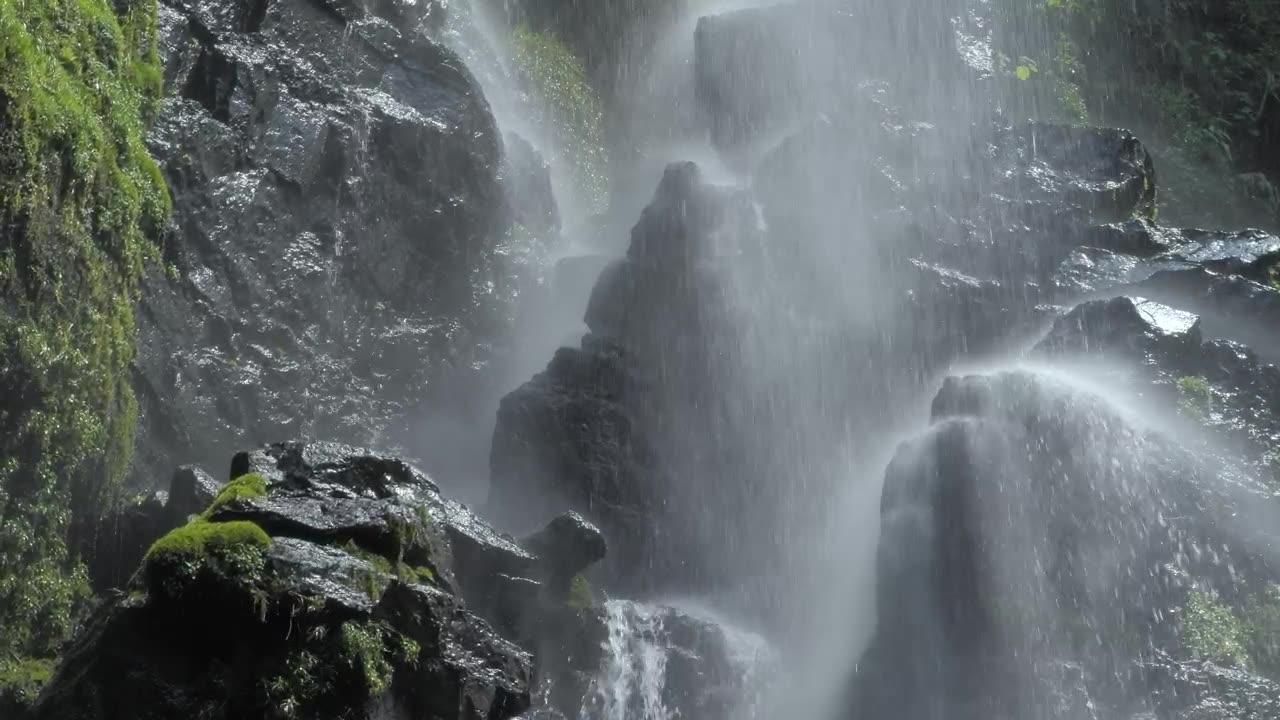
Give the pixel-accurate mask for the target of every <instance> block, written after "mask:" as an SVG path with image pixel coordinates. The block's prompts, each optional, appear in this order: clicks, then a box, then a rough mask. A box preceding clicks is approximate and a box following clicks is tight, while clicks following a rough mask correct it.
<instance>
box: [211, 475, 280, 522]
mask: <svg viewBox="0 0 1280 720" xmlns="http://www.w3.org/2000/svg"><path fill="white" fill-rule="evenodd" d="M266 494H267V481H266V479H265V478H263V477H262V475H260V474H258V473H249V474H247V475H241V476H240V477H238V478H236V479H235V480H232V481H231V482H229V483H227V484H226V485H225V486H223V488H222V490H221V491H220V492H219V493H218V497H216V498H214V499H213V502H212V503H210V504H209V507H208V508H206V509H205V511H204V513H203V514H202V517H205V518H209V517H212V516H213V514H214V513H215V512H217V510H218V508H220V507H222V506H223V505H226V504H227V503H229V502H233V501H236V500H248V499H250V498H258V497H263V496H265V495H266Z"/></svg>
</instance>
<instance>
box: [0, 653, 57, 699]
mask: <svg viewBox="0 0 1280 720" xmlns="http://www.w3.org/2000/svg"><path fill="white" fill-rule="evenodd" d="M52 674H53V661H52V660H44V659H41V658H19V659H16V660H6V661H4V662H0V708H3V707H4V706H5V704H6V702H8V703H14V704H17V705H18V706H19V707H27V706H29V705H30V704H31V703H33V702H35V699H36V696H38V695H39V694H40V691H41V690H42V689H43V688H44V686H45V683H47V682H49V677H50V676H51V675H52Z"/></svg>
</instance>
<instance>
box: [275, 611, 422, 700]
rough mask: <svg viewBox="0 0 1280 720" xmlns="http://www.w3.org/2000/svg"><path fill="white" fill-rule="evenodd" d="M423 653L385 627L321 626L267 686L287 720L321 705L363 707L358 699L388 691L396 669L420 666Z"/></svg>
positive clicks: (360, 623)
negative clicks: (342, 704) (331, 627)
mask: <svg viewBox="0 0 1280 720" xmlns="http://www.w3.org/2000/svg"><path fill="white" fill-rule="evenodd" d="M420 653H421V646H419V645H418V643H417V642H415V641H414V640H412V639H410V638H407V637H405V636H404V635H401V634H400V633H398V632H396V631H395V630H392V629H391V628H389V627H387V626H386V625H385V624H383V623H379V622H374V621H367V620H366V621H358V622H357V621H348V622H344V623H342V624H341V625H339V626H338V627H337V628H336V631H333V630H330V628H329V627H328V626H323V625H321V626H316V627H313V628H311V629H310V630H309V631H308V633H307V635H306V637H305V638H304V643H303V646H302V647H301V648H296V649H294V650H293V651H291V652H290V653H289V654H288V656H287V658H286V659H285V661H284V666H283V668H282V669H281V672H280V673H278V674H276V675H274V676H272V677H271V679H270V680H268V681H267V682H266V686H265V689H266V694H267V697H268V700H269V702H270V704H271V706H273V707H274V708H276V709H277V710H278V711H279V714H280V715H281V716H283V717H286V718H298V717H307V716H308V714H307V712H306V711H307V710H308V709H310V708H315V707H318V706H320V705H322V704H325V705H327V704H341V703H347V704H351V705H353V706H358V705H359V704H361V703H359V702H356V701H355V698H356V697H361V696H362V697H376V696H378V695H381V694H382V693H384V692H386V691H387V690H388V689H389V688H390V686H391V680H392V677H393V675H394V673H395V668H396V667H397V666H413V665H416V664H417V662H418V655H419V654H420ZM353 684H354V687H349V688H348V687H347V686H349V685H353ZM353 695H354V696H355V697H353Z"/></svg>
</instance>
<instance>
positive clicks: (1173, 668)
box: [1141, 653, 1280, 720]
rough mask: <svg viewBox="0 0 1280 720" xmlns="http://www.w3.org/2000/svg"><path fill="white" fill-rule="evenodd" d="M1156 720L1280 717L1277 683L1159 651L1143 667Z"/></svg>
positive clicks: (1263, 718) (1225, 719)
mask: <svg viewBox="0 0 1280 720" xmlns="http://www.w3.org/2000/svg"><path fill="white" fill-rule="evenodd" d="M1141 669H1142V672H1143V673H1144V675H1145V676H1146V679H1147V680H1148V682H1149V683H1150V684H1151V697H1152V699H1153V701H1154V702H1153V704H1154V705H1155V707H1156V710H1157V711H1158V712H1159V713H1160V717H1168V718H1172V719H1173V720H1265V719H1266V718H1273V717H1280V684H1278V683H1276V682H1275V681H1274V680H1271V679H1268V678H1264V677H1261V676H1259V675H1256V674H1253V673H1250V672H1249V671H1247V670H1244V669H1240V668H1229V667H1220V666H1218V665H1215V664H1214V663H1212V662H1208V661H1204V660H1177V659H1175V658H1173V657H1170V656H1169V655H1168V654H1167V653H1157V654H1156V655H1155V657H1154V658H1152V659H1151V660H1149V661H1148V662H1146V663H1143V665H1142V668H1141Z"/></svg>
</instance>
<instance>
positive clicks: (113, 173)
mask: <svg viewBox="0 0 1280 720" xmlns="http://www.w3.org/2000/svg"><path fill="white" fill-rule="evenodd" d="M155 23H156V6H155V1H154V0H112V1H109V0H41V1H40V2H34V1H31V0H28V1H26V2H12V1H6V2H0V113H2V117H0V397H3V398H4V402H3V404H2V406H0V657H6V658H12V657H31V656H44V657H47V656H50V655H51V654H52V653H53V652H54V651H55V649H56V647H57V645H58V643H59V642H60V641H61V640H62V639H63V638H64V637H65V636H66V635H67V634H68V633H69V632H70V629H71V627H72V625H73V623H74V619H75V617H76V614H77V612H78V610H79V609H80V608H81V607H82V606H83V604H84V603H85V601H86V599H87V597H88V594H89V591H88V584H87V582H86V578H85V573H84V570H83V568H82V567H81V564H80V562H79V559H78V556H79V554H80V552H81V551H82V550H83V549H84V548H85V547H86V546H88V545H89V541H90V538H91V537H92V528H93V526H94V524H95V522H96V520H97V517H98V513H100V512H101V511H102V509H103V508H104V507H106V506H108V505H109V504H110V503H111V502H112V500H113V499H114V498H115V493H116V492H117V489H118V488H119V485H120V481H121V479H122V477H123V475H124V472H125V469H126V467H127V466H128V463H129V458H130V453H131V451H132V446H133V433H134V427H135V424H136V415H137V410H136V403H135V400H134V397H133V394H132V390H131V388H130V385H129V365H130V362H131V361H132V359H133V356H134V309H133V306H134V301H135V298H136V296H137V294H138V285H139V279H140V276H141V275H142V272H143V268H144V265H145V263H146V262H147V261H148V260H149V259H151V258H154V257H156V256H157V254H158V253H157V246H158V243H157V239H158V237H159V235H160V231H161V228H162V227H163V225H164V224H165V222H166V219H167V216H168V213H169V200H168V196H167V191H166V189H165V184H164V181H163V179H162V177H161V175H160V172H159V170H158V168H157V167H156V164H155V163H154V162H153V161H152V159H151V158H150V157H149V156H148V154H147V151H146V148H145V146H144V144H143V129H144V123H145V121H146V120H147V119H148V118H149V117H150V116H151V115H152V114H153V112H154V110H155V108H156V103H157V102H158V99H159V96H160V78H161V72H160V65H159V62H158V60H157V58H156V49H155V42H156V26H155Z"/></svg>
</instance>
